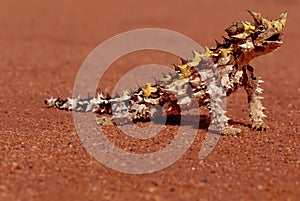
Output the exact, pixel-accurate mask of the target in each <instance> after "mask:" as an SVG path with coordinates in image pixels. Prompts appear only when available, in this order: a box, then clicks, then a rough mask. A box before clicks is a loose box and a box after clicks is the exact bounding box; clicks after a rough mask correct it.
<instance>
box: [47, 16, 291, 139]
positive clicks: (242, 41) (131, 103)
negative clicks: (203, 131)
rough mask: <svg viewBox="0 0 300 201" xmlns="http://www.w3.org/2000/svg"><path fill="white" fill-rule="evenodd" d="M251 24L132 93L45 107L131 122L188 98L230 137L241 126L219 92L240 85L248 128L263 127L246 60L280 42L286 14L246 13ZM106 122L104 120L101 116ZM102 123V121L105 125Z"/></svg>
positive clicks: (170, 110)
mask: <svg viewBox="0 0 300 201" xmlns="http://www.w3.org/2000/svg"><path fill="white" fill-rule="evenodd" d="M248 12H249V13H250V14H251V16H252V17H253V19H254V23H250V22H246V21H241V22H237V23H234V24H233V25H231V26H230V27H228V28H227V29H226V32H227V34H228V37H227V38H225V37H224V41H223V42H222V43H219V42H217V45H216V47H215V48H207V47H206V50H205V52H204V53H198V52H194V58H193V59H192V60H184V59H181V61H182V64H181V65H178V66H175V65H174V69H175V72H176V74H171V75H166V76H164V77H163V79H162V80H161V81H159V82H158V83H156V84H147V85H145V86H144V87H141V88H139V89H138V90H137V91H135V92H131V93H128V92H127V91H125V92H124V94H123V95H122V96H120V97H114V98H111V97H109V96H106V97H104V96H103V95H102V94H101V93H99V94H98V96H97V97H95V98H89V99H80V98H75V99H72V98H67V99H64V100H63V99H60V98H52V97H51V98H50V99H46V100H45V103H46V104H47V105H48V107H55V108H58V109H62V110H75V111H85V112H96V113H99V114H112V113H113V114H114V117H113V118H114V119H118V118H128V119H130V120H132V121H139V120H149V119H150V118H152V117H156V116H161V115H162V114H163V113H164V114H166V115H178V114H180V111H181V108H192V107H194V106H195V105H194V104H193V103H192V99H193V98H196V100H197V101H198V105H199V106H207V107H208V108H209V110H210V113H211V115H212V121H213V122H212V123H217V125H221V128H220V129H221V131H222V134H223V135H236V134H239V133H240V132H241V129H239V128H234V127H232V126H229V125H228V118H227V116H226V111H225V109H224V108H223V107H222V104H221V102H222V98H223V96H222V91H220V88H219V87H218V80H220V83H219V84H220V85H221V87H222V88H223V89H224V91H225V92H224V93H226V96H229V95H230V94H232V93H233V92H235V91H236V90H237V89H238V88H240V87H242V88H244V89H245V91H246V93H247V97H248V104H249V109H250V118H251V122H252V129H254V130H261V131H262V130H266V129H267V126H266V125H265V123H264V120H263V118H264V117H266V116H265V115H264V113H263V110H264V107H263V106H262V102H261V99H262V97H261V96H260V94H261V93H262V89H261V88H260V83H262V82H263V81H262V80H260V79H259V78H258V77H256V76H255V75H254V68H253V67H252V66H250V65H249V62H250V61H251V60H252V59H253V58H256V57H258V56H260V55H264V54H267V53H269V52H272V51H274V50H276V49H277V48H278V47H280V46H281V45H282V41H281V39H282V36H283V31H284V27H285V23H286V19H287V13H282V14H281V15H280V16H279V18H278V19H277V20H271V21H269V20H267V19H265V18H264V17H262V15H261V14H259V13H256V12H252V11H248ZM105 122H106V123H107V124H110V122H109V121H107V119H105ZM106 123H105V124H106Z"/></svg>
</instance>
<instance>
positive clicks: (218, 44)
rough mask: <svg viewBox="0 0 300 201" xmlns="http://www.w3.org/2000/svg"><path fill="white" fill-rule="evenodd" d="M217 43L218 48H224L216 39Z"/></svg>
mask: <svg viewBox="0 0 300 201" xmlns="http://www.w3.org/2000/svg"><path fill="white" fill-rule="evenodd" d="M215 42H216V46H217V48H219V47H222V44H221V43H220V42H219V41H217V40H216V39H215Z"/></svg>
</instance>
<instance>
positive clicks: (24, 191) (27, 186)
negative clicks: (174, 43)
mask: <svg viewBox="0 0 300 201" xmlns="http://www.w3.org/2000/svg"><path fill="white" fill-rule="evenodd" d="M147 2H148V1H147ZM162 2H163V3H162ZM212 2H214V3H212ZM216 2H218V3H216ZM261 2H263V3H261ZM299 4H300V3H299V1H297V0H294V1H293V0H290V1H279V0H277V1H276V0H274V1H268V2H267V1H258V0H257V1H251V2H248V1H247V2H242V1H237V0H236V1H200V0H198V1H192V0H190V1H184V2H183V1H175V0H173V1H156V0H152V1H151V3H146V1H118V5H116V3H107V1H85V3H83V1H82V3H74V1H70V0H69V1H68V0H64V1H51V2H50V1H48V3H46V2H45V1H33V0H31V1H16V0H2V1H1V4H0V25H1V31H0V44H1V45H0V69H1V73H0V85H1V92H0V104H1V107H0V119H1V121H0V125H1V126H0V135H1V137H0V200H5V201H6V200H39V201H42V200H72V201H75V200H300V185H299V182H300V174H299V168H300V154H299V147H300V141H299V93H300V83H299V73H300V70H299V69H300V68H299V66H298V65H299V61H298V59H299V56H300V54H299V49H298V48H299V47H300V42H299V38H298V37H299V28H298V26H299V21H300V19H299V17H300V14H299ZM247 9H251V10H255V11H259V12H261V13H263V14H264V15H265V16H270V17H273V18H275V17H277V16H279V14H280V13H281V12H283V11H286V10H287V11H288V13H289V18H288V22H287V27H286V34H285V38H284V45H283V47H281V48H280V49H279V50H278V51H276V52H274V53H271V54H269V55H266V56H263V57H260V58H258V59H256V60H254V61H253V62H252V65H253V66H256V73H257V74H258V75H259V76H261V77H262V78H263V79H264V80H265V83H264V84H263V88H264V89H265V91H264V97H265V99H264V101H263V102H264V105H265V106H266V108H267V110H266V114H267V115H268V119H267V124H268V125H269V127H270V129H269V130H268V131H267V132H255V131H251V130H250V129H249V128H248V127H247V126H244V125H238V126H239V127H241V128H243V130H244V133H243V134H242V135H240V136H238V137H230V136H228V137H227V136H225V137H221V139H220V140H219V143H218V144H217V146H216V147H215V149H214V150H213V151H212V152H211V154H210V155H209V156H208V157H207V158H206V159H205V160H204V161H199V159H198V153H199V150H200V147H201V143H202V139H203V136H204V135H205V130H203V129H202V130H201V129H199V131H198V136H197V138H196V140H195V141H194V143H193V145H192V147H191V148H190V149H189V151H188V152H187V153H186V154H185V155H184V156H183V157H182V158H181V159H180V160H179V161H177V162H176V163H175V164H174V165H172V166H170V167H168V168H166V169H164V170H163V171H159V172H156V173H153V174H146V175H128V174H123V173H119V172H115V171H113V170H110V169H108V168H106V167H104V166H103V165H101V164H99V163H98V162H97V161H96V160H94V159H93V158H92V157H91V156H90V155H89V154H88V153H87V152H86V150H85V149H84V147H83V146H82V145H81V142H80V140H79V137H78V136H77V134H76V132H75V128H74V125H73V120H72V113H71V112H63V111H58V110H54V109H47V108H45V106H44V105H43V102H42V100H43V99H44V98H46V97H48V96H51V95H60V96H61V97H63V96H69V95H71V94H72V88H73V83H74V80H75V77H76V74H77V71H78V69H79V67H80V65H81V63H82V62H83V60H84V59H85V57H86V56H87V55H88V54H89V53H90V52H91V51H92V50H93V49H94V48H95V47H96V46H97V45H99V44H100V43H101V42H103V41H104V40H106V39H108V38H110V37H112V36H114V35H116V34H119V33H122V32H124V31H128V30H132V29H137V28H145V27H155V28H166V29H170V30H174V31H177V32H179V33H183V34H185V35H187V36H189V37H191V38H192V39H194V40H195V41H197V42H198V43H199V44H202V45H208V46H210V45H214V39H215V38H216V39H220V38H221V35H222V34H225V33H224V32H223V30H224V29H225V28H226V27H227V26H228V25H230V24H231V23H232V22H233V21H239V20H250V19H251V18H250V16H249V15H248V14H247V12H246V10H247ZM151 59H156V57H154V56H151V55H150V56H147V55H146V56H144V58H143V59H141V57H134V56H132V57H130V58H129V59H124V60H120V62H119V63H117V64H115V65H119V66H126V65H131V66H134V65H137V64H143V62H150V60H151ZM161 62H162V63H165V64H172V63H176V62H177V61H170V60H168V59H167V58H165V57H162V60H161ZM115 73H118V72H117V71H115ZM117 79H118V75H114V77H113V78H112V79H111V80H109V81H110V82H112V83H113V82H116V81H117ZM227 103H228V110H229V116H230V117H232V118H233V120H234V121H236V122H243V123H249V120H248V115H247V103H246V96H245V93H244V92H243V91H242V90H241V91H239V92H238V93H237V94H234V95H233V96H232V97H230V98H228V101H227ZM115 134H116V133H115ZM110 135H112V136H113V135H114V131H111V132H110Z"/></svg>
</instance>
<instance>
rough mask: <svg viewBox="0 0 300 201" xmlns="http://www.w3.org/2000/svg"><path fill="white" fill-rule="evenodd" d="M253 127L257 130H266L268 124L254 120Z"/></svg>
mask: <svg viewBox="0 0 300 201" xmlns="http://www.w3.org/2000/svg"><path fill="white" fill-rule="evenodd" d="M251 129H252V130H256V131H266V130H267V129H268V126H266V125H265V123H264V122H254V123H252V125H251Z"/></svg>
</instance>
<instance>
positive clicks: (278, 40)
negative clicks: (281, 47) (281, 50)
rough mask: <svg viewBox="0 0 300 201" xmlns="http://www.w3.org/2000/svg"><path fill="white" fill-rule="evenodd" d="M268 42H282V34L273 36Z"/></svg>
mask: <svg viewBox="0 0 300 201" xmlns="http://www.w3.org/2000/svg"><path fill="white" fill-rule="evenodd" d="M266 41H269V42H279V43H280V42H281V40H280V34H274V35H272V36H271V37H269V38H267V39H266Z"/></svg>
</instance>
